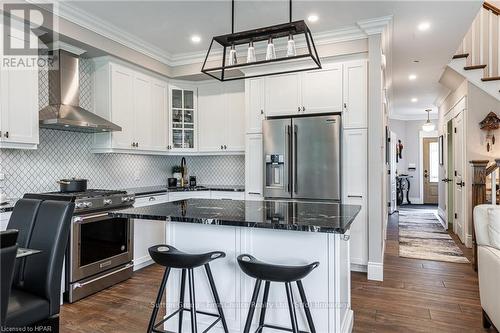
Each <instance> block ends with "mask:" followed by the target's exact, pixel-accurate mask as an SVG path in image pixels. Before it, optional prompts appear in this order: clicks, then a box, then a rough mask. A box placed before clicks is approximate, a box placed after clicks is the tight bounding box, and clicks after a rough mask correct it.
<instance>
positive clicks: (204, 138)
mask: <svg viewBox="0 0 500 333" xmlns="http://www.w3.org/2000/svg"><path fill="white" fill-rule="evenodd" d="M225 117H226V110H225V107H224V95H223V89H222V83H218V82H217V83H210V84H202V85H200V86H199V87H198V148H199V150H200V151H207V152H210V151H221V150H223V149H224V129H225V126H226V119H225Z"/></svg>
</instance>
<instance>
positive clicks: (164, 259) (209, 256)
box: [147, 245, 229, 333]
mask: <svg viewBox="0 0 500 333" xmlns="http://www.w3.org/2000/svg"><path fill="white" fill-rule="evenodd" d="M149 254H150V255H151V258H152V259H153V260H154V261H155V262H156V263H157V264H159V265H162V266H164V267H165V273H164V274H163V280H162V282H161V285H160V290H159V291H158V295H157V297H156V302H155V304H154V308H153V313H152V314H151V319H150V320H149V325H148V330H147V332H148V333H151V332H166V331H164V330H162V329H159V327H160V326H161V325H162V324H163V323H165V322H166V321H167V320H169V319H170V318H172V317H173V316H175V315H176V314H178V315H179V329H178V332H181V331H182V317H183V313H184V311H189V312H190V313H191V332H193V333H196V332H197V331H198V327H197V323H196V314H197V313H199V314H203V315H206V316H212V317H216V318H217V319H216V320H215V321H214V322H213V323H212V324H211V325H210V326H209V327H208V328H207V329H205V330H204V332H207V331H208V330H210V329H211V328H212V327H213V326H215V324H217V323H218V322H219V321H220V322H221V323H222V326H223V328H224V332H226V333H228V332H229V330H228V327H227V323H226V318H225V317H224V311H223V310H222V305H221V301H220V299H219V294H218V293H217V288H216V287H215V282H214V278H213V275H212V271H211V269H210V264H209V263H210V262H211V261H212V260H215V259H218V258H224V257H225V256H226V254H225V253H224V252H221V251H215V252H208V253H202V254H190V253H186V252H182V251H179V250H177V249H176V248H175V247H173V246H170V245H156V246H152V247H150V248H149ZM200 266H204V267H205V271H206V273H207V277H208V282H209V284H210V289H211V290H212V294H213V297H214V301H215V305H216V306H217V312H218V313H217V314H215V313H209V312H205V311H199V310H196V296H195V290H194V269H195V268H197V267H200ZM172 268H178V269H181V270H182V272H181V283H180V285H181V290H180V298H179V308H178V309H177V310H176V311H174V312H173V313H171V314H170V315H168V316H167V317H166V318H165V319H163V320H161V321H160V322H158V323H156V317H157V316H158V310H159V308H160V306H161V304H162V300H161V299H162V297H163V293H164V291H165V286H166V284H167V280H168V276H169V274H170V270H171V269H172ZM186 273H187V274H188V288H189V303H190V308H186V307H185V306H184V294H185V289H186ZM155 323H156V324H155Z"/></svg>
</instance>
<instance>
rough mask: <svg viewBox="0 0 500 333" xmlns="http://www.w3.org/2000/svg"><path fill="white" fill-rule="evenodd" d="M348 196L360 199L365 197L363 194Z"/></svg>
mask: <svg viewBox="0 0 500 333" xmlns="http://www.w3.org/2000/svg"><path fill="white" fill-rule="evenodd" d="M347 197H348V198H360V199H361V198H363V196H362V195H348V196H347Z"/></svg>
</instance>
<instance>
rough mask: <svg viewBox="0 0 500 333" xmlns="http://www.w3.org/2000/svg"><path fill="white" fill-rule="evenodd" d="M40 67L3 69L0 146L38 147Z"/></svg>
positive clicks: (0, 83)
mask: <svg viewBox="0 0 500 333" xmlns="http://www.w3.org/2000/svg"><path fill="white" fill-rule="evenodd" d="M38 112H39V106H38V71H37V70H32V69H9V70H5V69H2V70H1V71H0V148H16V149H35V148H36V147H37V145H38V142H39V135H38Z"/></svg>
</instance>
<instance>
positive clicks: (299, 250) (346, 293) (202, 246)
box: [110, 199, 360, 332]
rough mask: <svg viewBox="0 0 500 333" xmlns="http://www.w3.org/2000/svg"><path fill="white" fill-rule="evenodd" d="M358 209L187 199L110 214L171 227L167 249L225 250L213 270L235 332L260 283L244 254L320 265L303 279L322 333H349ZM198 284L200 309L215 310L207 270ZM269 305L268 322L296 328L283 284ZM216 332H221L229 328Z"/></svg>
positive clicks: (174, 284) (171, 306) (172, 290)
mask: <svg viewBox="0 0 500 333" xmlns="http://www.w3.org/2000/svg"><path fill="white" fill-rule="evenodd" d="M359 211H360V207H359V206H354V205H343V204H338V203H322V202H321V203H318V202H300V201H274V200H264V201H238V200H214V199H188V200H181V201H175V202H168V203H161V204H158V205H152V206H147V207H138V208H130V209H125V210H120V211H115V212H112V213H110V214H112V215H113V216H117V217H127V218H134V219H142V220H158V221H166V222H169V223H167V224H166V231H165V233H166V235H165V239H166V243H167V244H170V245H173V246H175V247H177V248H178V249H180V250H183V251H187V252H193V253H201V252H208V251H213V250H220V251H224V252H225V253H226V258H223V259H220V260H215V261H213V262H212V263H211V266H212V272H213V274H214V278H215V282H216V284H217V289H218V291H219V296H220V298H221V300H222V303H223V307H224V312H225V316H226V320H227V322H228V326H229V329H230V330H231V331H232V332H242V331H243V326H244V323H245V318H246V314H247V310H248V304H249V301H250V299H251V295H252V291H253V286H254V282H255V281H254V280H253V279H251V278H249V277H248V276H246V275H245V274H244V273H243V272H241V271H240V269H239V266H238V264H237V261H236V257H237V256H238V255H240V254H242V253H248V254H252V255H253V256H255V257H256V258H258V259H261V260H264V261H268V262H271V263H278V264H288V265H290V264H305V263H311V262H314V261H319V262H320V266H319V267H318V268H317V269H315V270H314V271H313V272H312V273H311V274H310V275H309V276H307V278H306V279H304V281H303V283H304V288H305V291H306V293H307V296H308V300H309V304H310V307H311V311H312V316H313V320H314V322H315V325H316V330H317V332H349V331H350V330H351V329H352V323H353V313H352V310H351V301H350V298H351V297H350V295H351V292H350V288H351V281H350V261H349V228H350V225H351V223H352V222H353V221H354V218H355V217H356V215H357V214H358V213H359ZM179 282H180V271H179V270H173V272H172V273H171V275H170V278H169V282H168V285H167V292H166V294H167V296H166V297H167V300H166V307H167V312H171V311H173V310H175V309H176V308H177V306H178V299H179V290H180V283H179ZM195 283H196V302H197V308H198V309H199V310H202V311H203V310H205V311H212V312H213V311H216V309H215V308H214V304H213V299H212V295H211V293H210V288H209V285H208V280H207V278H206V276H205V272H204V270H203V269H197V270H195ZM294 293H296V295H294V296H295V299H300V298H299V295H298V291H297V290H296V289H295V288H294ZM151 301H153V300H151ZM269 303H270V304H271V305H270V306H271V308H270V309H268V311H267V315H266V322H269V323H273V324H277V325H283V326H287V327H288V326H290V317H289V313H288V308H287V301H286V294H285V289H284V286H283V285H281V284H278V283H272V284H271V290H270V295H269ZM298 308H299V309H298V314H297V315H298V320H299V328H300V329H301V330H306V331H307V329H306V328H307V325H306V318H305V315H304V312H303V311H302V309H300V306H298ZM176 321H177V318H176V317H174V318H172V319H171V320H169V321H168V322H167V325H166V329H168V330H176V328H177V322H176ZM184 321H186V323H184V325H187V326H185V327H186V328H188V327H189V323H188V322H189V321H190V320H189V316H184ZM212 321H213V320H212V318H211V317H206V316H203V315H200V316H198V325H199V326H200V327H199V331H202V330H203V329H204V328H205V327H207V326H208V325H209V324H210V323H211V322H212ZM256 324H257V323H256V321H255V322H254V327H253V330H255V329H256V327H257V325H256ZM215 330H216V331H221V332H222V327H217V328H216V329H215Z"/></svg>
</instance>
